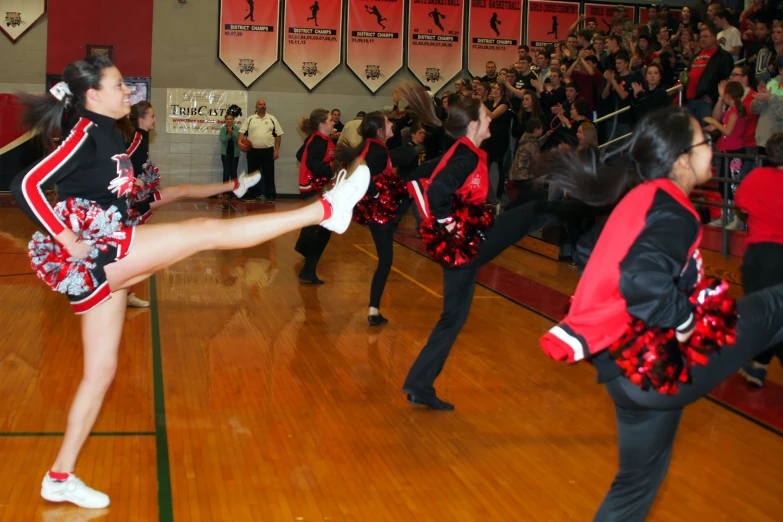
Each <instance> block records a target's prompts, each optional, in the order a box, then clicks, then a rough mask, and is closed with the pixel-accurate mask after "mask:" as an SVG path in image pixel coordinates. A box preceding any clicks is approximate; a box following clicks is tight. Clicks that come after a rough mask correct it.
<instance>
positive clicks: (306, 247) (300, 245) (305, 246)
mask: <svg viewBox="0 0 783 522" xmlns="http://www.w3.org/2000/svg"><path fill="white" fill-rule="evenodd" d="M331 237H332V232H331V230H327V229H325V228H324V227H322V226H320V225H310V226H309V227H304V228H303V229H302V230H301V231H300V232H299V239H297V241H296V247H295V250H296V251H297V252H299V253H300V254H302V255H303V256H304V258H305V263H304V266H303V267H302V271H301V273H300V274H299V276H300V277H305V278H311V277H315V275H316V274H315V269H316V267H317V266H318V261H319V260H320V259H321V255H322V254H323V253H324V250H326V245H328V244H329V238H331Z"/></svg>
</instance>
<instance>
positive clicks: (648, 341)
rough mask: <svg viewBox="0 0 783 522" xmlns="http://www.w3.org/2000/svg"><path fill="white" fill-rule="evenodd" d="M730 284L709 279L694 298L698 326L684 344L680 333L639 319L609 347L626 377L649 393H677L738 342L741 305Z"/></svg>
mask: <svg viewBox="0 0 783 522" xmlns="http://www.w3.org/2000/svg"><path fill="white" fill-rule="evenodd" d="M728 288H729V285H728V284H727V283H726V282H725V281H716V280H708V281H705V282H704V283H702V284H701V285H699V286H698V287H697V288H696V289H695V290H694V292H693V294H692V295H691V297H690V302H691V304H692V305H693V306H694V311H693V314H694V317H695V319H696V326H695V330H694V332H693V334H692V335H691V337H690V338H689V339H688V341H686V342H685V343H680V342H679V341H677V337H676V332H675V331H674V330H668V329H663V328H648V327H647V326H646V325H645V324H644V323H643V322H642V321H640V320H638V319H637V320H634V321H633V323H632V324H631V325H629V326H628V330H627V331H626V332H625V334H624V335H623V336H622V337H621V338H620V339H619V340H617V341H615V342H614V343H613V344H612V345H611V346H610V347H609V348H608V350H609V353H610V354H611V356H612V357H613V358H614V360H615V362H616V363H617V365H618V366H620V368H622V369H623V373H624V374H625V376H626V377H627V378H628V379H630V380H631V382H633V383H634V384H636V385H638V386H640V387H641V388H642V389H644V390H648V389H650V388H652V389H654V390H656V391H658V392H659V393H663V394H668V395H674V394H676V393H677V389H678V385H679V384H680V383H688V382H690V381H691V372H690V370H691V368H693V367H694V366H696V365H702V366H703V365H706V364H707V361H708V357H709V356H710V355H711V354H713V353H715V352H717V351H719V350H720V349H721V348H723V347H724V346H726V345H732V344H734V343H735V342H736V340H737V307H736V303H735V301H734V300H733V299H731V298H730V297H728Z"/></svg>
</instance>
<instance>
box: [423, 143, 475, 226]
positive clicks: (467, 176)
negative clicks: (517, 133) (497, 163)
mask: <svg viewBox="0 0 783 522" xmlns="http://www.w3.org/2000/svg"><path fill="white" fill-rule="evenodd" d="M433 165H435V167H434V170H432V174H431V175H430V176H429V179H426V176H427V174H428V173H429V170H430V169H432V166H433ZM413 175H414V176H418V177H419V178H420V179H418V180H414V181H411V182H409V183H408V190H409V191H410V193H411V196H413V198H414V200H415V201H416V204H417V205H418V207H419V211H420V212H421V214H422V216H424V217H429V216H430V213H431V214H432V216H433V217H434V218H435V219H437V220H438V221H440V222H445V221H446V220H448V218H449V217H450V216H451V214H452V205H451V196H452V194H455V193H456V194H459V195H460V196H462V197H464V198H466V201H467V202H469V203H472V204H474V205H481V204H483V203H484V202H485V201H486V199H487V193H488V192H489V174H488V171H487V153H486V152H484V151H483V150H481V149H479V148H478V147H476V146H475V145H474V144H473V142H472V141H470V140H469V139H467V138H465V137H462V138H460V139H459V140H457V142H456V143H455V144H454V145H452V146H451V148H450V149H449V150H448V151H447V152H446V154H444V155H443V156H441V157H440V158H436V159H434V160H430V161H427V162H424V163H422V166H421V167H420V168H419V169H417V170H416V171H414V174H413Z"/></svg>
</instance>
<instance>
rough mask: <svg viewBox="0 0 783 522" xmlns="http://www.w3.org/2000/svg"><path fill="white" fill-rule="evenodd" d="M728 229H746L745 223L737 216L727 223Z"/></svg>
mask: <svg viewBox="0 0 783 522" xmlns="http://www.w3.org/2000/svg"><path fill="white" fill-rule="evenodd" d="M726 230H745V223H743V222H742V220H741V219H740V218H738V217H735V218H734V219H733V220H732V221H731V223H729V224H728V225H726Z"/></svg>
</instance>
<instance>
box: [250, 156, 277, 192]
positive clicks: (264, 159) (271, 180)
mask: <svg viewBox="0 0 783 522" xmlns="http://www.w3.org/2000/svg"><path fill="white" fill-rule="evenodd" d="M257 170H260V171H261V181H260V182H258V184H257V185H255V186H253V187H250V188H249V189H247V195H248V196H250V197H256V198H257V197H259V196H261V195H263V196H264V197H266V199H275V197H277V191H276V190H275V148H274V147H270V148H268V149H253V150H251V151H250V152H248V153H247V172H248V173H251V172H255V171H257Z"/></svg>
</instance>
